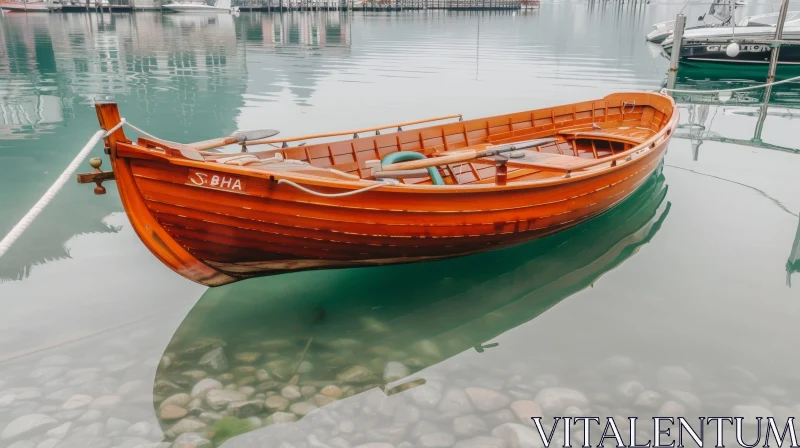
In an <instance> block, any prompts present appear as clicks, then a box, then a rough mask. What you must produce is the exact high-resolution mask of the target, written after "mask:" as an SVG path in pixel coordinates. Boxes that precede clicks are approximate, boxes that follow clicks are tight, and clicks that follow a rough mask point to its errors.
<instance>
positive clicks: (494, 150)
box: [381, 138, 557, 171]
mask: <svg viewBox="0 0 800 448" xmlns="http://www.w3.org/2000/svg"><path fill="white" fill-rule="evenodd" d="M556 141H557V139H555V138H540V139H536V140H527V141H524V142H517V143H509V144H506V145H498V146H491V147H489V148H486V149H482V150H477V149H469V148H467V149H464V150H461V151H458V152H456V153H454V154H448V155H446V156H442V157H432V158H430V159H420V160H410V161H408V162H398V163H392V164H389V165H384V166H382V167H381V171H402V170H416V169H420V168H428V167H431V166H440V165H449V164H451V163H459V162H467V161H470V160H475V159H480V158H481V157H489V156H494V155H497V154H502V153H504V152H512V151H517V150H520V149H527V148H534V147H536V146H542V145H546V144H548V143H554V142H556Z"/></svg>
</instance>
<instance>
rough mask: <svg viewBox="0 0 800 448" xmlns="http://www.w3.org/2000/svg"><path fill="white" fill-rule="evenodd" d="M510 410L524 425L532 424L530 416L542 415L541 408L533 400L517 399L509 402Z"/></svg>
mask: <svg viewBox="0 0 800 448" xmlns="http://www.w3.org/2000/svg"><path fill="white" fill-rule="evenodd" d="M511 411H513V412H514V414H516V416H517V419H519V421H520V422H521V423H523V424H525V425H533V420H531V417H542V408H540V407H539V405H538V404H536V402H535V401H530V400H519V401H515V402H513V403H511Z"/></svg>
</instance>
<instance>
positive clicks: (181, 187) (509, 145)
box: [78, 92, 678, 286]
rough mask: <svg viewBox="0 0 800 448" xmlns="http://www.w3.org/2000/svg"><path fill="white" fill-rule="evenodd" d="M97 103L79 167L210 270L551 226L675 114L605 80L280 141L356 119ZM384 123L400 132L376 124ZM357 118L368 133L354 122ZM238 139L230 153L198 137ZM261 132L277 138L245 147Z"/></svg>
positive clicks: (189, 267)
mask: <svg viewBox="0 0 800 448" xmlns="http://www.w3.org/2000/svg"><path fill="white" fill-rule="evenodd" d="M96 109H97V115H98V119H99V120H100V125H101V127H102V128H103V129H107V130H111V129H116V130H115V131H114V132H113V133H111V135H110V136H108V137H107V138H106V140H105V143H106V152H107V153H108V154H109V155H110V159H111V165H112V168H113V172H102V171H100V170H99V161H94V163H93V166H94V167H95V171H94V172H93V173H90V174H82V175H79V176H78V180H79V182H83V183H87V182H95V183H97V187H96V188H95V192H96V193H102V192H104V188H103V187H102V185H101V183H102V182H103V181H105V180H110V179H115V180H116V181H117V186H118V189H119V193H120V196H121V198H122V203H123V206H124V208H125V211H126V212H127V214H128V216H129V218H130V220H131V223H132V225H133V228H134V229H135V230H136V232H137V234H138V235H139V237H140V238H141V240H142V241H143V242H144V244H145V245H146V246H147V247H148V248H149V249H150V250H151V251H152V252H153V254H155V255H156V257H158V258H159V259H160V260H161V261H162V262H163V263H164V264H166V265H167V266H169V267H170V268H172V269H173V270H174V271H176V272H177V273H179V274H181V275H183V276H184V277H186V278H189V279H191V280H193V281H195V282H198V283H201V284H204V285H209V286H217V285H222V284H226V283H231V282H234V281H237V280H241V279H245V278H250V277H257V276H263V275H270V274H279V273H284V272H291V271H300V270H308V269H327V268H344V267H357V266H376V265H386V264H395V263H408V262H416V261H425V260H434V259H442V258H448V257H456V256H462V255H467V254H472V253H476V252H482V251H486V250H491V249H496V248H500V247H506V246H510V245H514V244H518V243H520V242H524V241H528V240H532V239H535V238H539V237H542V236H545V235H548V234H552V233H554V232H557V231H560V230H563V229H566V228H569V227H572V226H574V225H576V224H578V223H580V222H583V221H585V220H587V219H589V218H592V217H594V216H597V215H598V214H600V213H603V212H604V211H606V210H608V209H609V208H611V207H613V206H614V205H615V204H617V203H619V202H620V201H621V200H623V199H624V198H626V197H627V196H628V195H630V194H631V193H632V192H634V191H635V190H636V189H637V188H638V187H639V186H640V185H641V184H642V183H643V182H644V181H645V180H646V179H647V178H648V176H649V175H650V174H651V173H652V172H653V171H654V170H655V169H656V167H657V166H658V165H659V163H660V162H661V160H662V158H663V156H664V153H665V151H666V149H667V145H668V143H669V140H670V138H671V135H672V132H673V130H674V129H675V127H676V125H677V122H678V110H677V108H676V107H675V103H674V102H673V101H672V99H671V98H669V97H667V96H663V95H660V94H656V93H639V92H636V93H616V94H612V95H609V96H606V97H605V98H602V99H598V100H594V101H587V102H582V103H576V104H569V105H564V106H557V107H552V108H547V109H539V110H532V111H525V112H519V113H512V114H507V115H500V116H494V117H489V118H480V119H475V120H466V121H462V120H460V119H459V121H458V122H454V123H448V124H444V125H436V126H428V127H422V128H418V129H406V130H402V126H408V125H410V124H419V123H424V122H427V121H432V120H440V119H442V118H448V117H436V118H434V119H429V120H418V121H414V122H408V123H400V124H399V125H398V124H394V125H387V126H381V127H375V128H368V129H361V130H358V131H356V132H355V134H356V135H353V136H352V137H353V138H348V139H345V140H334V141H325V142H322V143H314V144H308V145H306V144H302V145H300V146H294V147H291V146H289V143H290V142H297V141H306V140H311V139H317V138H323V137H335V136H338V135H348V136H349V135H350V134H351V133H354V132H353V131H346V132H340V133H332V134H317V135H310V136H302V137H294V138H285V139H280V138H272V139H270V138H258V137H257V136H255V137H254V136H253V135H252V134H246V133H245V134H241V133H240V134H234V135H233V136H232V137H227V138H221V139H216V140H210V141H204V142H199V143H193V144H180V143H174V142H167V141H162V140H155V139H152V138H139V139H138V141H137V142H132V141H130V140H128V139H127V138H126V137H125V134H124V132H123V131H122V128H121V127H120V126H118V125H119V124H120V120H121V119H120V116H119V112H118V110H117V106H116V104H113V103H102V104H97V105H96ZM454 117H455V116H454ZM454 117H449V118H454ZM390 127H392V128H393V127H397V128H398V129H397V132H391V133H385V134H380V132H379V131H380V130H382V129H387V128H390ZM368 131H375V134H376V135H374V136H369V137H367V136H359V135H358V134H359V133H365V132H368ZM271 134H272V133H268V134H267V133H265V134H263V135H271ZM243 135H244V136H243ZM254 138H255V139H254ZM237 142H238V143H240V144H241V145H242V151H243V152H242V153H235V154H230V153H224V154H223V153H218V152H209V151H207V150H208V149H209V148H214V147H218V146H222V145H228V144H232V143H237ZM258 144H271V145H278V146H275V147H273V148H271V149H270V150H268V151H260V152H246V151H248V148H250V149H251V148H252V146H254V145H258ZM505 156H507V157H505Z"/></svg>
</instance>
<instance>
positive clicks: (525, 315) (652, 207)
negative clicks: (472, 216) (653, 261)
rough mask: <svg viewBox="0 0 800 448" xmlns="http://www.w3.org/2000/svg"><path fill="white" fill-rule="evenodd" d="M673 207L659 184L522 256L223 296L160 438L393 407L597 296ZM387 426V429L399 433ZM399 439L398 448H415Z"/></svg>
mask: <svg viewBox="0 0 800 448" xmlns="http://www.w3.org/2000/svg"><path fill="white" fill-rule="evenodd" d="M666 193H667V186H666V184H665V180H664V177H663V175H661V174H660V170H659V173H658V174H655V175H653V176H652V177H651V178H649V179H648V180H647V182H646V183H645V184H644V185H643V186H642V187H641V188H640V189H639V190H638V191H637V192H635V193H634V194H633V195H632V196H631V197H630V198H628V199H627V200H626V201H624V202H623V203H622V204H620V205H619V206H618V207H616V208H614V209H613V210H611V211H610V212H608V213H606V214H604V215H602V216H600V217H598V218H596V219H594V220H592V221H590V222H588V223H585V224H582V225H580V226H578V227H576V228H575V229H572V230H568V231H565V232H561V233H559V234H557V235H554V236H551V237H548V238H545V239H543V240H540V241H535V242H532V243H529V244H525V245H522V246H518V247H514V248H510V249H505V250H501V251H494V252H489V253H484V254H480V255H476V256H471V257H466V258H461V259H455V260H449V261H444V262H435V263H422V264H412V265H405V266H395V267H388V268H374V269H359V270H347V271H333V272H315V273H311V274H306V273H300V274H296V275H286V276H282V277H279V278H270V279H257V280H252V281H247V282H242V283H240V284H234V285H230V286H225V287H220V288H215V289H211V290H209V291H208V292H206V294H204V296H203V297H202V298H201V299H200V301H199V302H198V303H197V305H196V306H195V307H194V309H192V311H191V312H190V313H189V315H188V316H187V317H186V319H185V320H184V321H183V323H182V324H181V326H180V328H178V330H177V331H176V333H175V336H174V337H173V339H172V341H170V343H169V345H168V347H167V349H166V353H165V355H164V358H163V359H162V364H161V366H160V368H159V370H158V372H157V374H156V380H155V387H154V394H155V397H156V398H155V405H156V412H157V413H159V415H160V417H161V419H162V420H161V421H162V428H163V429H164V431H165V434H167V435H168V436H172V437H177V436H179V435H180V434H181V433H182V432H198V433H207V432H210V434H209V436H210V437H214V434H216V433H219V432H221V433H222V434H225V436H226V437H227V436H229V435H230V434H229V433H228V428H230V427H236V428H239V429H240V430H241V429H243V428H249V429H256V428H258V427H261V426H262V425H265V424H266V425H269V424H272V423H280V422H287V421H294V420H295V419H297V418H302V417H303V416H305V415H306V414H308V413H310V412H312V411H313V410H314V409H316V408H318V407H323V406H325V405H327V404H329V403H331V402H333V401H335V400H338V399H340V398H347V397H351V396H353V397H354V400H355V401H359V400H362V399H364V397H360V395H359V394H362V393H366V396H368V395H370V394H373V393H375V392H376V390H375V388H376V387H377V388H378V389H380V390H382V391H384V392H381V393H380V394H379V396H384V397H385V395H384V393H385V392H387V389H388V387H386V386H387V384H390V383H397V382H400V383H404V382H405V381H406V380H407V377H414V376H415V374H417V373H419V372H420V371H422V370H425V369H427V368H429V367H432V366H435V365H437V364H439V363H441V362H443V361H445V360H447V359H449V358H452V357H459V356H460V355H459V354H461V353H463V352H465V351H468V350H474V352H476V353H483V352H484V351H486V350H492V349H494V348H495V347H497V345H498V344H497V343H491V342H490V341H492V340H493V339H495V338H496V337H497V336H499V335H501V334H502V333H504V332H507V331H508V330H510V329H512V328H514V327H517V326H519V325H524V324H525V323H526V322H529V321H531V320H532V319H534V318H536V317H537V316H538V315H540V314H541V313H543V312H544V311H546V310H547V309H549V308H550V307H552V306H555V305H556V304H557V303H558V302H560V301H561V300H564V299H565V298H567V297H569V296H570V295H572V294H574V293H575V292H577V291H579V290H581V289H584V288H586V287H588V286H590V285H592V284H593V283H594V282H595V281H596V280H597V279H598V278H599V277H600V276H602V275H604V274H605V273H607V272H608V271H610V270H612V269H614V268H615V267H616V266H618V265H619V264H620V263H622V262H623V261H625V260H627V259H628V258H629V257H631V256H633V255H634V254H635V253H636V252H637V251H638V250H639V248H640V247H641V246H642V245H645V244H647V243H648V242H649V241H650V239H651V238H652V237H653V236H654V235H655V234H656V232H658V230H659V228H660V227H661V224H662V222H663V221H664V220H665V219H666V218H667V215H668V213H669V209H670V204H669V203H668V202H666V201H665V196H666ZM462 373H463V372H462ZM423 377H424V375H423ZM211 378H214V379H211ZM426 378H427V377H426ZM519 382H520V383H524V381H519ZM423 383H424V381H423ZM416 384H419V383H411V385H416ZM223 387H224V388H225V390H224V391H220V390H214V389H222V388H223ZM405 387H408V386H405ZM405 387H402V386H401V387H400V389H399V390H403V389H404V388H405ZM426 387H429V386H426ZM209 390H214V391H213V392H208V391H209ZM397 390H398V389H394V390H393V391H397ZM421 390H423V392H419V391H415V392H414V393H416V394H420V393H422V394H425V393H426V392H424V390H425V389H424V388H422V389H421ZM530 392H536V391H535V390H531V391H530ZM187 394H188V395H187ZM389 394H391V392H389ZM359 397H360V398H359ZM431 399H432V398H431ZM265 400H266V401H265ZM351 401H353V400H351ZM265 403H266V404H265ZM437 404H438V400H436V402H434V403H432V405H434V406H435V405H437ZM477 406H480V405H477ZM411 412H412V413H413V411H411ZM223 417H233V418H235V419H238V420H235V419H232V418H226V419H225V420H220V419H222V418H223ZM388 417H389V418H388V420H387V422H382V424H384V423H385V424H387V425H390V426H391V424H392V422H393V420H392V417H393V416H392V415H389V416H388ZM394 417H396V416H394ZM395 420H397V418H395ZM394 423H397V422H396V421H394ZM406 423H413V422H406ZM378 428H381V426H378ZM489 428H491V426H489ZM381 430H383V429H381ZM276 431H279V434H281V435H280V436H277V435H276V434H275V433H273V432H270V431H267V432H264V433H261V434H259V435H258V438H259V439H258V440H249V439H248V441H247V442H246V443H257V444H259V445H258V446H261V445H260V443H262V440H273V441H276V440H283V441H288V440H286V437H288V435H287V434H284V433H280V431H283V430H276ZM375 431H378V429H375ZM387 431H389V432H391V430H387ZM395 432H396V433H397V434H396V435H395V436H389V438H392V439H397V440H392V441H393V442H394V443H397V442H399V441H401V440H403V439H409V440H411V439H413V437H412V436H411V435H410V434H408V435H405V430H403V431H399V430H397V429H395ZM401 433H402V434H401ZM473 435H474V434H473ZM186 437H189V436H186ZM328 437H330V435H328ZM289 438H291V437H289ZM357 439H358V437H356V436H355V435H354V437H353V438H352V440H350V441H349V442H350V443H359V440H357ZM412 441H414V440H412ZM217 442H219V440H217ZM242 443H243V444H242V445H241V446H246V444H245V442H242ZM290 443H291V442H290ZM233 446H237V445H236V444H234V445H233Z"/></svg>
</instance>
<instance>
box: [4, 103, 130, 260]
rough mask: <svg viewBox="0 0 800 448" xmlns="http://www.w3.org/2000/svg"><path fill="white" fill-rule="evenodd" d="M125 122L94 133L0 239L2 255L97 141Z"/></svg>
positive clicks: (62, 185) (51, 198)
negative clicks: (39, 197)
mask: <svg viewBox="0 0 800 448" xmlns="http://www.w3.org/2000/svg"><path fill="white" fill-rule="evenodd" d="M124 122H125V119H122V121H120V122H119V124H117V125H116V126H114V127H113V128H111V129H110V130H109V131H108V132H106V131H104V130H102V129H100V130H99V131H97V132H95V133H94V135H93V136H92V138H90V139H89V141H88V142H87V143H86V146H84V147H83V149H81V151H80V152H79V153H78V155H77V156H75V158H74V159H72V163H70V164H69V165H68V166H67V168H66V169H65V170H64V172H63V173H61V175H60V176H58V179H56V181H55V182H53V185H51V186H50V188H48V189H47V191H46V192H45V193H44V195H43V196H42V197H41V199H39V201H38V202H36V204H34V206H33V207H32V208H31V209H30V210H29V211H28V213H26V214H25V216H23V217H22V219H20V220H19V222H18V223H17V225H15V226H14V227H13V228H12V229H11V231H10V232H8V235H6V236H5V237H4V238H3V239H2V241H0V257H2V256H3V255H5V253H6V252H8V249H9V248H10V247H11V245H12V244H14V242H15V241H17V239H18V238H19V237H20V236H22V233H23V232H25V230H26V229H27V228H28V227H29V226H30V225H31V223H33V220H34V219H36V217H37V216H39V213H41V212H42V210H44V208H45V207H47V204H49V203H50V201H52V200H53V198H54V197H55V196H56V194H58V192H59V191H60V190H61V189H62V188H63V187H64V185H65V184H66V183H67V181H68V180H69V178H70V177H72V175H73V174H74V173H75V170H77V169H78V166H79V165H80V164H81V162H83V159H85V158H86V156H88V155H89V153H90V152H92V149H94V146H95V145H96V144H97V142H99V141H100V139H103V138H105V137H107V136H108V135H111V134H112V133H114V131H116V130H117V129H119V128H120V127H121V126H122V124H123V123H124Z"/></svg>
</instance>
